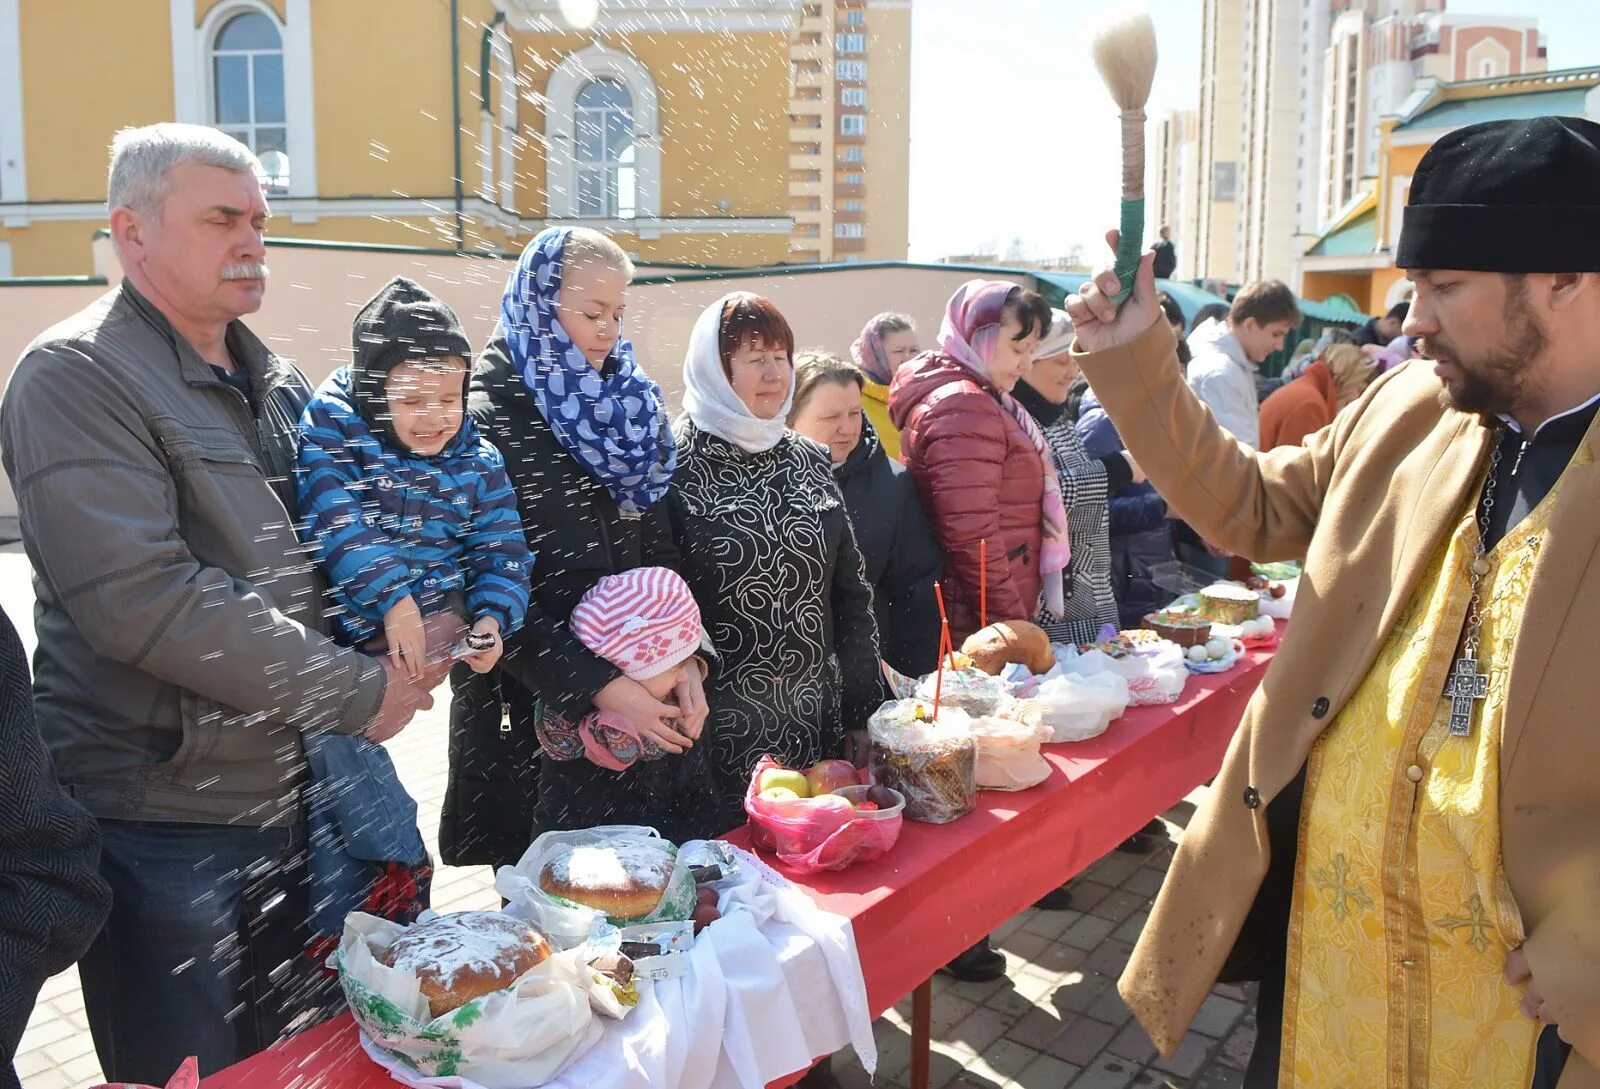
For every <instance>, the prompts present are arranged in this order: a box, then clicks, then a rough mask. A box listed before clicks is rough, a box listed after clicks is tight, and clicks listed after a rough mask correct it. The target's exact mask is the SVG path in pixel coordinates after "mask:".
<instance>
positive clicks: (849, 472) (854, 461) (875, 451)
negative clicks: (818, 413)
mask: <svg viewBox="0 0 1600 1089" xmlns="http://www.w3.org/2000/svg"><path fill="white" fill-rule="evenodd" d="M888 456H889V455H888V454H885V453H884V452H883V443H882V442H881V441H880V440H879V439H878V432H877V430H876V429H875V428H874V427H873V426H872V421H871V420H870V419H868V418H867V414H866V413H864V412H863V413H862V414H861V437H860V438H859V439H857V440H856V448H855V449H854V450H852V451H850V455H849V456H848V457H846V458H845V459H844V461H842V462H840V463H839V464H838V465H835V466H834V467H833V475H834V478H835V479H837V480H838V481H839V483H841V484H843V483H844V482H845V481H846V480H849V479H851V478H852V477H854V476H856V475H857V474H858V473H862V472H865V471H866V468H867V466H869V465H871V464H872V459H873V458H880V457H888Z"/></svg>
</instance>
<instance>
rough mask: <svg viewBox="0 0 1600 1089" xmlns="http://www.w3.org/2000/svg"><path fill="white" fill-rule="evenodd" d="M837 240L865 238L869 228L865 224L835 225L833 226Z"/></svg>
mask: <svg viewBox="0 0 1600 1089" xmlns="http://www.w3.org/2000/svg"><path fill="white" fill-rule="evenodd" d="M833 237H835V238H865V237H867V227H866V224H864V223H835V224H834V225H833Z"/></svg>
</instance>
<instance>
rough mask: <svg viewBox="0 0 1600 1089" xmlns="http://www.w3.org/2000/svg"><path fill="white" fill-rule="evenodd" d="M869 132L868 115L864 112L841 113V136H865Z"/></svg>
mask: <svg viewBox="0 0 1600 1089" xmlns="http://www.w3.org/2000/svg"><path fill="white" fill-rule="evenodd" d="M866 134H867V115H866V114H864V113H842V114H840V115H839V135H840V136H865V135H866Z"/></svg>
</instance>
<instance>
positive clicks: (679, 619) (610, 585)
mask: <svg viewBox="0 0 1600 1089" xmlns="http://www.w3.org/2000/svg"><path fill="white" fill-rule="evenodd" d="M567 624H568V626H569V627H571V628H572V631H573V633H574V634H575V635H577V637H578V639H579V640H580V641H581V642H582V643H583V645H584V646H586V647H588V648H589V649H590V650H592V651H594V652H595V653H596V654H598V655H600V657H602V658H604V659H605V660H606V661H608V662H610V663H611V664H612V665H614V666H616V667H617V668H618V669H620V670H622V672H623V673H624V674H626V675H627V676H629V677H632V678H633V679H634V680H636V681H646V680H649V679H650V678H651V677H656V676H660V675H661V674H662V673H665V672H666V671H667V670H669V669H671V668H673V667H674V666H676V665H678V664H679V663H680V662H682V661H684V659H686V658H688V657H690V656H691V655H692V654H694V652H695V651H696V650H698V649H699V648H700V637H701V627H700V607H699V606H698V605H696V604H695V600H694V595H693V594H692V593H690V592H689V584H688V583H686V582H684V581H683V577H682V576H681V575H679V574H678V573H677V572H676V571H673V570H671V569H669V568H666V567H636V568H634V569H633V570H632V571H624V572H622V573H621V574H619V575H607V576H605V577H604V578H602V579H601V580H600V581H598V582H596V583H595V584H594V585H593V586H592V587H590V589H589V592H588V593H586V594H584V595H583V600H581V601H579V602H578V605H577V608H575V609H573V610H572V618H571V619H570V620H568V621H567Z"/></svg>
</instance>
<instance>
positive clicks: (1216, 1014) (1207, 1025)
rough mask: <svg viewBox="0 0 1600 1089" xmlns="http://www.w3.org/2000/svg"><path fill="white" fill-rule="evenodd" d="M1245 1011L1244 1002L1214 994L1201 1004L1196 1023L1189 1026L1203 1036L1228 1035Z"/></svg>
mask: <svg viewBox="0 0 1600 1089" xmlns="http://www.w3.org/2000/svg"><path fill="white" fill-rule="evenodd" d="M1244 1012H1245V1006H1244V1003H1243V1002H1235V1001H1234V1000H1233V999H1231V998H1223V997H1222V996H1221V995H1216V994H1214V995H1212V996H1211V997H1210V998H1207V999H1206V1000H1205V1002H1204V1003H1203V1004H1201V1006H1200V1012H1198V1013H1196V1014H1195V1015H1194V1023H1193V1024H1191V1025H1190V1026H1189V1027H1190V1028H1191V1029H1193V1030H1194V1031H1195V1032H1198V1033H1200V1034H1201V1035H1202V1036H1215V1037H1222V1036H1226V1035H1227V1034H1228V1033H1229V1031H1231V1030H1232V1028H1233V1026H1234V1025H1237V1024H1238V1023H1239V1018H1241V1017H1243V1016H1244Z"/></svg>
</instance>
